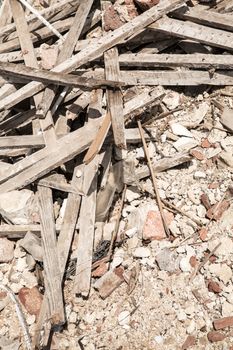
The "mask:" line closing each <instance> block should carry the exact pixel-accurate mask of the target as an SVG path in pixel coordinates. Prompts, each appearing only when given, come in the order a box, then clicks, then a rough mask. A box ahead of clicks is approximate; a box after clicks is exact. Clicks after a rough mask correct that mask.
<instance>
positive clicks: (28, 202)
mask: <svg viewBox="0 0 233 350" xmlns="http://www.w3.org/2000/svg"><path fill="white" fill-rule="evenodd" d="M34 200H35V196H34V193H33V192H32V191H30V190H25V189H24V190H15V191H10V192H7V193H1V194H0V213H1V215H2V216H3V217H4V218H6V219H8V220H9V221H11V222H12V224H15V225H27V224H30V223H32V217H31V214H32V212H33V209H32V208H33V206H34V205H33V204H34Z"/></svg>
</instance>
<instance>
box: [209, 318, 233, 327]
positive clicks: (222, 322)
mask: <svg viewBox="0 0 233 350" xmlns="http://www.w3.org/2000/svg"><path fill="white" fill-rule="evenodd" d="M213 325H214V329H216V330H219V329H224V328H227V327H231V326H233V316H228V317H223V318H219V319H218V320H214V322H213Z"/></svg>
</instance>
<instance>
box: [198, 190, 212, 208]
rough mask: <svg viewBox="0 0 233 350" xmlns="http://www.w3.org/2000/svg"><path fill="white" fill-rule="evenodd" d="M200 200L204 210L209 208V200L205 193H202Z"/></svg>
mask: <svg viewBox="0 0 233 350" xmlns="http://www.w3.org/2000/svg"><path fill="white" fill-rule="evenodd" d="M200 200H201V203H202V204H203V205H204V207H205V208H206V210H208V209H210V208H211V204H210V200H209V197H208V196H207V194H206V193H202V195H201V197H200Z"/></svg>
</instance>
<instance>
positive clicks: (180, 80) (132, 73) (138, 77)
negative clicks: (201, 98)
mask: <svg viewBox="0 0 233 350" xmlns="http://www.w3.org/2000/svg"><path fill="white" fill-rule="evenodd" d="M88 75H89V74H88ZM103 76H104V70H101V69H98V70H96V71H94V72H93V73H92V77H95V78H96V79H101V78H102V77H103ZM121 81H123V82H124V83H125V84H127V85H129V86H130V85H132V86H133V85H149V86H155V85H164V86H166V85H167V86H188V85H190V86H197V85H216V86H224V85H233V72H232V71H226V70H219V71H216V72H213V73H209V72H208V71H202V70H198V71H195V70H192V71H191V70H187V71H171V70H129V71H127V70H121Z"/></svg>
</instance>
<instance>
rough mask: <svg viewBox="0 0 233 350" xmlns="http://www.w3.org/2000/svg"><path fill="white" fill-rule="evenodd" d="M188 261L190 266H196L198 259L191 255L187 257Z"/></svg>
mask: <svg viewBox="0 0 233 350" xmlns="http://www.w3.org/2000/svg"><path fill="white" fill-rule="evenodd" d="M189 263H190V265H191V266H192V267H196V266H197V264H198V260H197V258H196V257H195V256H194V255H193V256H191V258H190V259H189Z"/></svg>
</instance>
